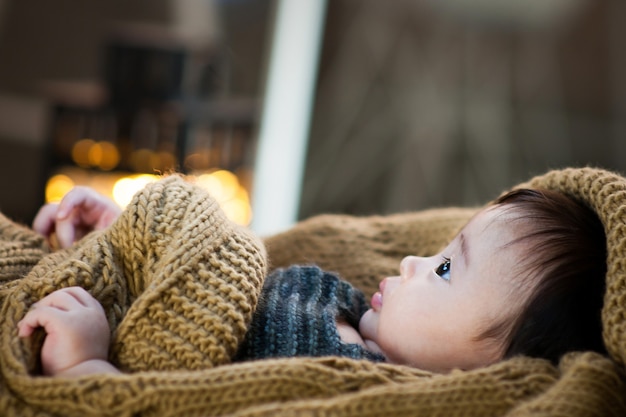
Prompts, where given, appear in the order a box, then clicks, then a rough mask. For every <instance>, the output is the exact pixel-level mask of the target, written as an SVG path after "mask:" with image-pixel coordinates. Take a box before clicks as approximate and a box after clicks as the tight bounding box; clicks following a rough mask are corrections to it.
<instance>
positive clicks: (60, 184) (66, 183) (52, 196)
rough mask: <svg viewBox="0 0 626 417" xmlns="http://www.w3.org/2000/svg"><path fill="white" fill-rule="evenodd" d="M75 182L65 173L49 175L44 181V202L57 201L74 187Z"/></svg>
mask: <svg viewBox="0 0 626 417" xmlns="http://www.w3.org/2000/svg"><path fill="white" fill-rule="evenodd" d="M74 185H75V183H74V181H72V179H71V178H70V177H68V176H67V175H63V174H59V175H54V176H53V177H50V179H49V180H48V182H47V183H46V203H57V202H59V201H61V199H62V198H63V196H64V195H65V194H66V193H67V192H68V191H69V190H71V189H72V188H73V187H74Z"/></svg>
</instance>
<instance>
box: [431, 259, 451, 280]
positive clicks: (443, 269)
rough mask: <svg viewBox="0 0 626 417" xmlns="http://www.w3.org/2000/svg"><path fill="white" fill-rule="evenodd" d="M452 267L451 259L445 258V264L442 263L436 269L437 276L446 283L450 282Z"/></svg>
mask: <svg viewBox="0 0 626 417" xmlns="http://www.w3.org/2000/svg"><path fill="white" fill-rule="evenodd" d="M450 266H451V263H450V259H449V258H443V262H442V263H441V265H439V266H438V267H437V269H435V274H437V275H439V276H440V277H441V278H442V279H445V280H446V281H450Z"/></svg>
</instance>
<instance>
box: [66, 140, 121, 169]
mask: <svg viewBox="0 0 626 417" xmlns="http://www.w3.org/2000/svg"><path fill="white" fill-rule="evenodd" d="M72 160H73V161H74V163H75V164H76V165H78V166H80V167H83V168H100V169H101V170H103V171H110V170H112V169H114V168H115V167H117V165H118V164H119V163H120V151H119V150H118V149H117V146H115V145H114V144H112V143H111V142H107V141H100V142H96V141H94V140H93V139H81V140H79V141H78V142H76V143H75V144H74V146H73V147H72Z"/></svg>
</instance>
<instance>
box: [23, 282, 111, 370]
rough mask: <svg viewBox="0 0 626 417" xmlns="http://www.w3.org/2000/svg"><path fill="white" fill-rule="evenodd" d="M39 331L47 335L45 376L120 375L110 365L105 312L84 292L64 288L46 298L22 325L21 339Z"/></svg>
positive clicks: (34, 306) (36, 305) (43, 356)
mask: <svg viewBox="0 0 626 417" xmlns="http://www.w3.org/2000/svg"><path fill="white" fill-rule="evenodd" d="M38 327H43V328H44V330H45V332H46V338H45V340H44V343H43V347H42V350H41V363H42V367H43V373H44V375H49V376H79V375H87V374H94V373H119V371H118V370H117V369H116V368H115V367H114V366H113V365H111V364H110V363H109V362H107V357H108V351H109V337H110V329H109V324H108V322H107V319H106V315H105V313H104V310H103V308H102V306H101V305H100V303H99V302H98V301H97V300H96V299H95V298H93V297H92V296H91V295H90V294H89V293H88V292H87V291H85V290H84V289H82V288H79V287H70V288H64V289H61V290H58V291H55V292H53V293H52V294H50V295H48V296H47V297H44V298H43V299H42V300H41V301H39V302H38V303H36V304H34V305H33V308H32V309H31V310H30V311H29V312H28V313H27V314H26V316H25V317H24V318H23V319H22V320H21V321H20V322H19V323H18V335H19V336H20V337H28V336H30V335H31V334H32V333H33V331H34V330H35V329H36V328H38Z"/></svg>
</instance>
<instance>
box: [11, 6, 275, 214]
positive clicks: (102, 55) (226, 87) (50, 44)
mask: <svg viewBox="0 0 626 417" xmlns="http://www.w3.org/2000/svg"><path fill="white" fill-rule="evenodd" d="M270 3H271V0H107V1H83V0H55V1H52V2H40V1H35V0H0V59H1V64H0V211H2V212H3V213H5V214H7V215H8V216H10V217H11V218H14V219H16V220H18V221H23V222H26V223H29V222H30V221H31V220H32V217H33V216H34V214H35V212H36V210H37V208H38V207H39V206H40V205H41V204H42V203H43V198H44V196H43V183H44V182H45V180H46V173H47V169H48V165H49V162H50V155H49V154H48V153H47V150H48V142H49V141H50V136H51V132H50V128H51V120H50V119H51V115H52V111H53V106H54V105H56V104H58V103H59V102H62V103H64V104H66V103H68V102H69V103H70V104H71V105H79V106H85V107H88V106H90V105H97V104H98V103H101V102H102V101H103V100H104V99H105V98H104V97H105V96H106V93H107V92H106V91H104V88H103V85H102V84H103V78H104V77H105V76H106V74H105V71H106V65H107V63H106V62H105V59H106V58H107V55H106V51H105V48H106V46H107V43H108V42H109V41H110V40H111V39H112V38H116V37H118V38H119V37H130V38H133V37H136V38H137V39H141V41H142V42H143V41H144V40H145V39H147V37H149V36H153V35H154V40H153V42H154V43H155V44H156V45H158V44H159V43H160V42H163V43H164V45H166V47H167V45H168V42H170V37H171V38H172V39H175V42H177V43H176V45H179V44H184V47H185V48H189V49H190V50H194V51H201V52H202V50H203V49H204V50H209V55H210V53H213V52H215V54H217V55H219V60H220V62H219V65H220V67H219V68H218V69H216V70H215V71H214V72H212V73H211V74H210V76H211V77H212V78H211V80H210V81H207V82H206V83H208V84H210V86H209V87H210V88H211V89H212V91H211V94H213V95H212V96H211V97H210V98H213V97H215V96H219V97H224V96H228V97H236V98H243V99H244V100H240V102H241V101H243V102H244V103H243V104H244V105H243V106H239V107H244V112H245V113H246V116H245V117H249V116H248V115H249V113H250V111H249V108H253V105H251V104H250V103H253V102H254V100H256V98H257V97H256V96H257V94H258V93H259V88H260V79H261V68H262V66H263V62H262V61H263V56H264V53H265V48H264V42H265V38H266V34H265V32H266V30H267V27H268V21H269V9H270V8H269V4H270ZM161 37H162V38H161ZM148 42H152V41H148ZM205 56H207V55H206V54H205ZM201 58H202V57H201ZM187 75H189V74H186V76H187ZM191 75H192V77H193V76H195V75H194V74H191ZM203 82H204V81H203ZM238 103H239V102H237V103H235V104H238ZM194 105H195V107H193V106H191V105H190V107H193V111H194V117H196V116H197V117H198V118H206V117H207V114H206V113H207V112H208V111H207V110H206V106H205V107H203V103H200V104H196V103H194ZM235 107H236V106H235ZM227 111H228V110H227ZM235 111H237V109H235Z"/></svg>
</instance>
